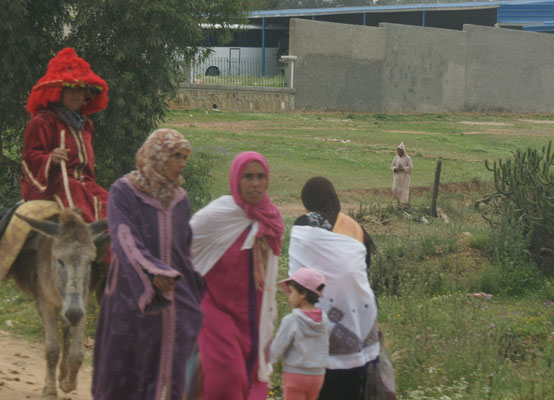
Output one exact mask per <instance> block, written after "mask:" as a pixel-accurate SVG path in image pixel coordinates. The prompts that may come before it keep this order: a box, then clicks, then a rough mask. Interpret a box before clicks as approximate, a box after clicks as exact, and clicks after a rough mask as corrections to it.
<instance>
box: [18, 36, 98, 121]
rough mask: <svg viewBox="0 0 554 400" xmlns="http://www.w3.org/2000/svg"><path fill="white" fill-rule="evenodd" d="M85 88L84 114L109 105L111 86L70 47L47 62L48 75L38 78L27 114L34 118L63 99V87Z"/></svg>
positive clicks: (28, 101) (28, 104)
mask: <svg viewBox="0 0 554 400" xmlns="http://www.w3.org/2000/svg"><path fill="white" fill-rule="evenodd" d="M64 87H83V88H86V99H87V101H86V103H85V104H84V105H83V108H82V109H81V113H82V114H84V115H88V114H93V113H95V112H98V111H102V110H103V109H105V108H106V107H107V106H108V84H107V83H106V81H105V80H104V79H102V78H100V77H99V76H98V75H96V74H95V73H94V72H93V71H92V70H91V69H90V65H89V63H87V62H86V61H85V60H83V59H82V58H79V57H77V53H75V50H74V49H72V48H71V47H66V48H65V49H63V50H60V51H59V52H58V54H56V57H54V58H52V59H51V60H50V62H49V63H48V70H47V71H46V75H44V76H43V77H42V78H40V79H39V81H38V82H37V84H36V85H35V86H34V87H33V89H32V90H31V94H30V95H29V98H28V99H27V111H29V112H30V113H31V115H35V114H36V112H37V111H39V110H40V109H41V108H44V107H46V106H47V105H48V103H56V102H57V101H59V100H60V97H61V93H62V88H64Z"/></svg>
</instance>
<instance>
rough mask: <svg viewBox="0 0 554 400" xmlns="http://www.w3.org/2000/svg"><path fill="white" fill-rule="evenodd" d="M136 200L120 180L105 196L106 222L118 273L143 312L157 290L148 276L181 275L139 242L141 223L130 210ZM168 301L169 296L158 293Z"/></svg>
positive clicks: (178, 277) (174, 276) (179, 276)
mask: <svg viewBox="0 0 554 400" xmlns="http://www.w3.org/2000/svg"><path fill="white" fill-rule="evenodd" d="M136 206H137V205H136V198H135V196H134V194H133V192H132V190H131V189H130V188H129V187H127V185H126V184H125V183H123V182H121V181H118V182H116V183H115V184H114V185H113V186H112V188H111V189H110V195H109V197H108V222H109V227H110V232H111V236H112V251H115V253H116V254H117V258H118V259H119V263H120V270H121V272H122V273H123V274H124V275H125V277H126V278H127V280H128V282H129V286H130V287H131V290H132V292H133V295H134V297H135V299H136V300H137V303H138V306H139V308H140V310H141V311H142V312H144V310H145V308H146V306H147V305H149V304H150V303H151V302H152V301H153V300H154V298H155V295H156V291H157V289H156V288H155V287H154V286H153V285H152V283H151V281H150V279H149V278H148V276H147V274H146V273H145V271H146V272H148V273H149V274H152V275H161V276H166V277H170V278H175V279H180V278H181V277H182V275H181V274H180V273H179V272H177V271H176V270H174V269H173V268H171V267H170V266H168V265H167V264H165V263H164V262H162V261H161V260H160V259H158V258H156V257H154V256H153V255H152V253H151V252H150V250H149V249H148V248H147V247H146V246H145V245H144V243H143V242H142V240H141V237H142V235H141V233H140V226H141V221H136V220H134V218H133V216H132V213H131V212H132V211H133V210H135V209H136ZM161 295H162V296H163V297H165V298H166V299H167V300H169V299H171V296H170V295H169V294H168V293H161Z"/></svg>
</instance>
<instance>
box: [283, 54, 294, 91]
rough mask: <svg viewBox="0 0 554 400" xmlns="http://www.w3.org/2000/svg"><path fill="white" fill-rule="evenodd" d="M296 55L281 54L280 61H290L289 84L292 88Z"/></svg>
mask: <svg viewBox="0 0 554 400" xmlns="http://www.w3.org/2000/svg"><path fill="white" fill-rule="evenodd" d="M297 58H298V57H296V56H281V61H283V62H286V63H290V85H289V87H290V88H291V89H292V88H293V87H294V62H295V61H296V59H297Z"/></svg>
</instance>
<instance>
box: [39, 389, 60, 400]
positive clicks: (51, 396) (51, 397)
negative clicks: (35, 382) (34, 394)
mask: <svg viewBox="0 0 554 400" xmlns="http://www.w3.org/2000/svg"><path fill="white" fill-rule="evenodd" d="M42 397H44V398H45V399H46V400H56V399H57V398H58V393H57V391H56V389H55V388H54V389H49V388H48V387H47V386H45V387H44V388H43V389H42Z"/></svg>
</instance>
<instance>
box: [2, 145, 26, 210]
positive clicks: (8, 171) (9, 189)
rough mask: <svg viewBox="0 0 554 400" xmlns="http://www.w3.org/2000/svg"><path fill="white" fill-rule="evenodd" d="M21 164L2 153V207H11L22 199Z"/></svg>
mask: <svg viewBox="0 0 554 400" xmlns="http://www.w3.org/2000/svg"><path fill="white" fill-rule="evenodd" d="M20 171H21V164H20V163H18V162H16V161H13V160H12V159H10V158H7V157H2V156H1V155H0V207H10V206H12V205H14V204H15V203H16V202H18V201H19V200H20V199H21V189H20V187H19V172H20Z"/></svg>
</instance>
